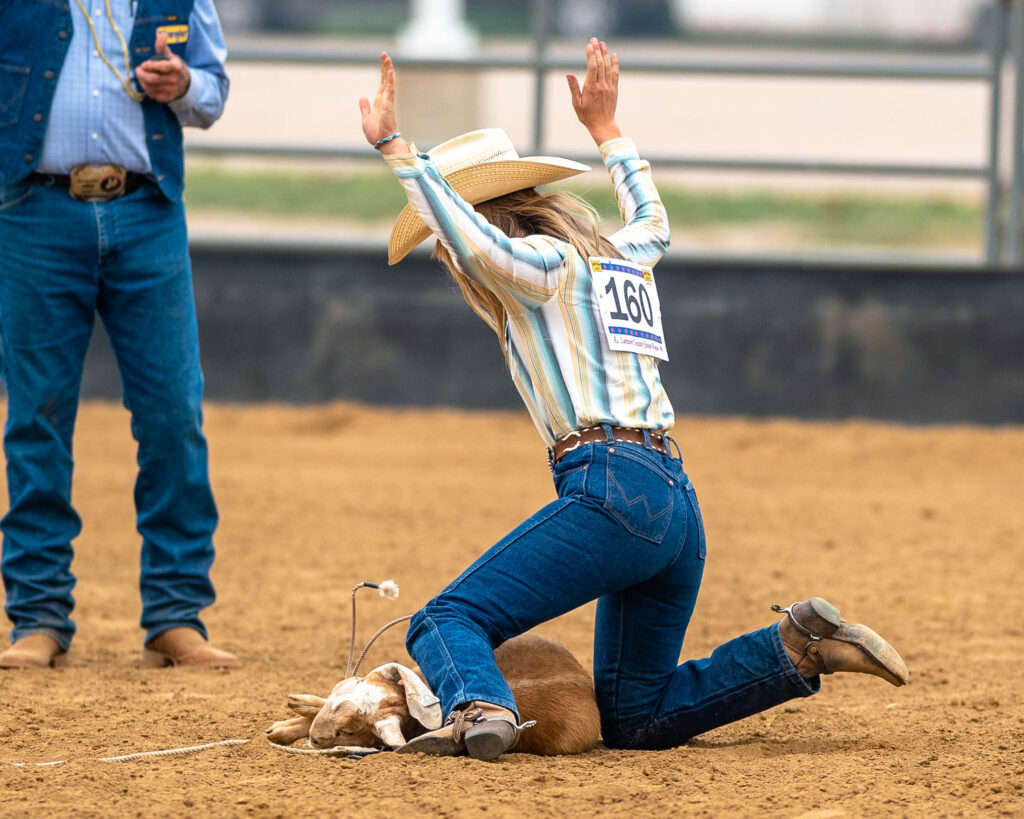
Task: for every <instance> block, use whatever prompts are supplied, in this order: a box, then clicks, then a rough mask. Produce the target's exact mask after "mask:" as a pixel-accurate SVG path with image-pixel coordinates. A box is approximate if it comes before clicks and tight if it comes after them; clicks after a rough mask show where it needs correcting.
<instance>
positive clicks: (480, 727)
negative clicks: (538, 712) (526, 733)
mask: <svg viewBox="0 0 1024 819" xmlns="http://www.w3.org/2000/svg"><path fill="white" fill-rule="evenodd" d="M470 708H475V709H476V710H477V711H479V712H480V713H479V714H478V715H477V716H476V717H475V718H474V719H473V724H472V725H470V726H469V728H467V729H466V736H465V740H466V752H467V753H468V754H469V755H470V756H471V757H473V759H482V760H484V761H485V762H490V761H491V760H492V759H497V758H498V757H499V756H501V755H502V754H503V753H505V751H511V750H512V748H513V747H514V746H515V744H516V742H518V741H519V735H520V734H521V733H522V732H523V729H524V728H529V727H531V726H533V725H536V722H534V721H533V720H531V721H530V722H524V723H523V724H522V725H520V724H519V723H518V722H517V721H516V715H515V714H513V713H512V712H511V711H509V710H508V709H507V708H502V707H501V706H500V705H492V704H491V703H489V702H482V701H480V700H477V701H475V702H472V703H470Z"/></svg>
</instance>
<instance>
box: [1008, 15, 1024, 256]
mask: <svg viewBox="0 0 1024 819" xmlns="http://www.w3.org/2000/svg"><path fill="white" fill-rule="evenodd" d="M1010 42H1011V48H1012V54H1013V136H1012V137H1011V138H1012V140H1013V141H1012V142H1011V143H1010V156H1011V164H1010V212H1009V216H1008V218H1007V227H1006V262H1007V264H1009V265H1010V266H1011V267H1014V268H1018V267H1020V266H1021V239H1022V237H1021V229H1022V227H1024V225H1022V223H1021V217H1022V215H1024V202H1022V200H1024V0H1015V1H1014V2H1013V5H1012V7H1011V9H1010Z"/></svg>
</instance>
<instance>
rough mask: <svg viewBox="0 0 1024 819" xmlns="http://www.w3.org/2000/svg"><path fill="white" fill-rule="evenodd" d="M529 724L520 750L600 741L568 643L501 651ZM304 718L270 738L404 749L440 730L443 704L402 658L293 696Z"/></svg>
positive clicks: (528, 639)
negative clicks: (324, 692)
mask: <svg viewBox="0 0 1024 819" xmlns="http://www.w3.org/2000/svg"><path fill="white" fill-rule="evenodd" d="M494 659H495V661H496V662H497V664H498V668H499V670H500V671H501V673H502V674H503V675H504V677H505V679H506V680H507V682H508V684H509V687H510V688H511V689H512V695H513V696H514V697H515V700H516V705H517V707H518V710H519V716H520V718H521V719H522V720H523V721H527V720H536V722H537V725H536V727H535V728H531V729H529V730H527V731H524V732H523V734H522V736H521V737H520V739H519V742H518V743H517V744H516V746H515V748H514V749H513V750H514V751H516V752H522V753H531V754H544V755H551V754H578V753H582V752H584V751H588V750H590V749H591V748H593V747H594V745H596V744H597V740H598V735H599V733H600V715H599V714H598V710H597V700H596V699H595V697H594V686H593V683H592V682H591V679H590V675H589V674H587V672H586V670H585V669H584V668H583V666H582V665H580V663H579V662H578V661H577V660H576V658H575V657H573V655H572V654H571V653H570V652H569V650H568V649H567V648H566V647H565V646H563V645H562V644H561V643H557V642H555V641H554V640H549V639H547V638H545V637H541V636H539V635H537V634H523V635H520V636H519V637H514V638H512V639H511V640H509V641H507V642H505V643H503V644H502V645H500V646H498V648H497V649H495V651H494ZM288 707H289V708H290V709H291V710H292V711H294V712H295V713H296V714H297V716H295V717H293V718H291V719H287V720H281V721H280V722H275V723H274V724H273V725H271V726H270V728H268V729H267V737H268V739H270V741H271V742H274V743H277V744H279V745H288V744H291V743H293V742H295V741H297V740H299V739H302V738H303V737H309V744H310V745H311V746H312V747H314V748H330V747H333V746H338V745H344V746H358V747H365V748H382V747H389V748H397V747H399V746H401V745H404V744H405V743H406V742H407V741H408V740H409V739H412V738H413V737H415V736H419V735H420V734H421V733H423V732H424V731H429V730H433V729H435V728H440V727H441V725H442V722H443V719H444V715H443V714H442V713H441V705H440V702H439V701H438V699H437V697H436V696H434V694H433V693H432V692H431V690H430V688H429V687H428V686H427V684H426V682H425V681H424V679H423V677H422V675H421V674H420V673H419V672H418V671H413V670H412V669H409V668H406V667H405V666H403V665H399V664H398V663H388V664H387V665H383V666H380V667H379V668H375V669H374V670H373V671H371V672H370V673H369V674H367V675H366V676H365V677H348V678H346V679H344V680H342V681H341V682H339V683H338V684H337V685H335V686H334V689H333V690H332V691H331V694H330V696H329V697H327V698H326V699H324V698H322V697H315V696H312V695H309V694H291V695H289V697H288Z"/></svg>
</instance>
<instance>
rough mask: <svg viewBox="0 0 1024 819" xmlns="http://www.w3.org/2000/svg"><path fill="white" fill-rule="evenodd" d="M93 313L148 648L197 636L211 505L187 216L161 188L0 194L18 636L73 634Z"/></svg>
mask: <svg viewBox="0 0 1024 819" xmlns="http://www.w3.org/2000/svg"><path fill="white" fill-rule="evenodd" d="M97 313H98V314H99V316H100V318H101V319H102V321H103V324H104V327H105V328H106V331H107V335H108V337H109V338H110V342H111V346H112V348H113V350H114V353H115V355H116V357H117V363H118V367H119V369H120V374H121V382H122V388H123V394H124V403H125V406H126V407H127V408H128V409H129V411H130V412H131V431H132V435H133V436H134V438H135V440H136V441H137V442H138V466H139V472H138V477H137V480H136V483H135V506H136V511H137V526H138V530H139V533H140V534H141V535H142V560H141V578H140V589H141V594H142V617H141V623H142V626H143V628H144V629H145V630H146V635H145V640H146V641H148V640H151V639H153V638H154V637H156V636H158V635H159V634H161V633H162V632H164V631H166V630H167V629H169V628H173V627H175V626H188V627H191V628H194V629H195V630H197V631H199V632H200V633H201V634H203V635H204V636H205V635H206V630H205V628H204V627H203V624H202V622H201V621H200V620H199V616H198V613H199V610H200V609H202V608H203V607H205V606H208V605H210V604H211V603H212V602H213V600H214V591H213V585H212V584H211V582H210V577H209V570H210V566H211V565H212V563H213V557H214V553H213V541H212V537H213V531H214V529H215V528H216V525H217V509H216V506H215V504H214V500H213V494H212V492H211V490H210V481H209V475H208V469H207V448H206V439H205V438H204V437H203V432H202V410H201V400H202V389H203V381H202V373H201V371H200V367H199V342H198V334H197V330H196V316H195V304H194V300H193V294H192V272H191V265H190V262H189V256H188V240H187V235H186V229H185V213H184V206H183V205H182V204H181V203H180V202H178V203H172V202H169V201H167V199H165V198H164V197H163V196H162V195H161V194H160V193H159V192H158V190H157V189H156V187H155V186H152V185H149V184H143V185H142V186H141V187H140V188H139V189H138V190H136V191H134V192H132V193H130V194H128V195H126V196H124V197H122V198H120V199H116V200H114V201H111V202H102V203H83V202H75V201H73V200H72V199H71V198H70V197H69V196H68V192H67V189H65V188H59V187H50V186H48V185H45V184H43V185H40V184H34V185H30V184H25V183H20V184H17V185H7V186H0V340H2V344H3V348H2V355H0V358H2V375H3V380H4V384H5V386H6V388H7V424H6V426H5V428H4V452H5V454H6V456H7V484H8V493H9V499H10V506H9V509H8V512H7V514H6V516H5V517H4V518H3V520H2V521H0V528H2V530H3V560H2V563H0V569H2V573H3V579H4V586H5V588H6V591H7V597H6V606H5V610H6V612H7V616H8V617H9V618H10V620H11V622H12V623H13V624H14V629H13V631H12V632H11V639H12V640H16V639H18V638H19V637H22V636H24V635H26V634H28V633H33V632H39V633H44V634H48V635H50V636H51V637H53V638H54V639H56V640H57V642H58V643H59V644H60V645H61V647H62V648H65V649H66V648H67V647H68V646H69V645H70V643H71V638H72V636H73V635H74V633H75V625H74V623H73V621H72V620H71V611H72V609H73V607H74V598H73V597H72V589H73V588H74V585H75V578H74V575H73V574H72V573H71V559H72V548H71V541H72V540H73V539H74V538H75V537H76V536H77V535H78V533H79V532H80V530H81V520H80V518H79V517H78V514H77V513H76V512H75V510H74V508H73V507H72V505H71V476H72V470H73V465H74V462H73V458H72V434H73V432H74V426H75V417H76V415H77V411H78V394H79V387H80V385H81V378H82V365H83V362H84V359H85V352H86V348H87V347H88V345H89V338H90V335H91V333H92V328H93V322H94V318H95V315H96V314H97Z"/></svg>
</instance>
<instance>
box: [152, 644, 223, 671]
mask: <svg viewBox="0 0 1024 819" xmlns="http://www.w3.org/2000/svg"><path fill="white" fill-rule="evenodd" d="M241 667H242V663H241V661H240V660H238V659H235V660H226V659H224V660H209V661H207V662H189V663H182V662H178V660H176V659H175V658H174V657H173V656H172V655H170V654H167V653H165V652H163V651H155V650H153V649H152V648H144V649H142V654H141V655H140V657H139V668H196V669H218V668H241Z"/></svg>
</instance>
